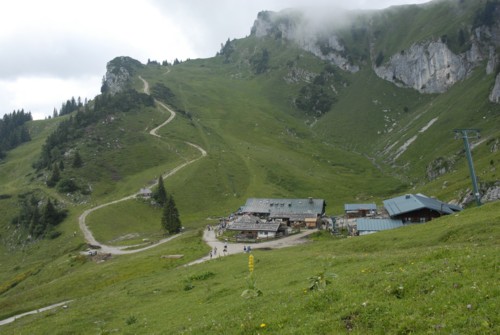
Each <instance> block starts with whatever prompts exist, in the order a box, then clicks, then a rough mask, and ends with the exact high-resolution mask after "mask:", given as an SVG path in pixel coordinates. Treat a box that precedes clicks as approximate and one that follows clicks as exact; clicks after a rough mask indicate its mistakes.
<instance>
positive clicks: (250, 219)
mask: <svg viewBox="0 0 500 335" xmlns="http://www.w3.org/2000/svg"><path fill="white" fill-rule="evenodd" d="M234 223H262V221H261V219H260V218H259V217H258V216H254V215H248V214H245V215H242V216H238V217H237V218H236V220H234Z"/></svg>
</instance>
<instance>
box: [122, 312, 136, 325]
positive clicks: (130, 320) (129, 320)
mask: <svg viewBox="0 0 500 335" xmlns="http://www.w3.org/2000/svg"><path fill="white" fill-rule="evenodd" d="M125 322H126V323H127V325H128V326H130V325H133V324H134V323H136V322H137V318H136V317H135V316H134V315H131V316H129V317H128V318H127V320H126V321H125Z"/></svg>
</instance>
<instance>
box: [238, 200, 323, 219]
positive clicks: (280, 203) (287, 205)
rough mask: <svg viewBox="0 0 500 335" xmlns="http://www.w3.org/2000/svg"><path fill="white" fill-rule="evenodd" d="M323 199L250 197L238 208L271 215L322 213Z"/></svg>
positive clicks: (286, 215) (242, 210) (243, 210)
mask: <svg viewBox="0 0 500 335" xmlns="http://www.w3.org/2000/svg"><path fill="white" fill-rule="evenodd" d="M324 206H325V200H323V199H313V198H309V199H267V198H250V199H247V202H246V203H245V205H244V206H242V207H241V208H240V212H241V213H260V214H269V215H270V216H272V217H288V216H289V215H292V214H312V215H321V214H323V208H324Z"/></svg>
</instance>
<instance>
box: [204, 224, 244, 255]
mask: <svg viewBox="0 0 500 335" xmlns="http://www.w3.org/2000/svg"><path fill="white" fill-rule="evenodd" d="M206 229H207V230H208V231H211V230H212V231H214V233H215V236H217V233H218V232H219V231H221V230H222V229H223V227H220V226H217V227H215V228H214V227H212V226H210V225H207V228H206ZM243 252H244V253H249V252H252V247H251V246H246V245H244V246H243ZM228 254H229V252H228V248H227V239H226V240H225V241H224V247H223V249H222V256H227V255H228ZM208 256H209V257H210V259H212V258H214V257H217V256H219V257H220V256H221V254H217V247H216V246H214V248H213V249H212V250H210V252H209V253H208Z"/></svg>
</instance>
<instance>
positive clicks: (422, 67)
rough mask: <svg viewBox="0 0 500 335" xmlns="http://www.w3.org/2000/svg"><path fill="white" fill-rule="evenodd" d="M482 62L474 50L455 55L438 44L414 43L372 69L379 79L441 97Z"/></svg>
mask: <svg viewBox="0 0 500 335" xmlns="http://www.w3.org/2000/svg"><path fill="white" fill-rule="evenodd" d="M482 59H483V57H482V54H481V53H480V52H479V50H478V49H477V48H472V49H471V51H470V52H467V53H465V54H462V55H455V54H454V53H453V52H451V50H450V49H448V47H447V46H446V44H445V43H442V42H441V41H431V42H427V43H416V44H414V45H412V46H411V47H410V48H409V49H407V50H404V51H402V52H400V53H398V54H396V55H393V56H392V57H391V58H390V59H389V61H388V62H387V63H386V64H383V65H381V66H379V67H375V68H374V71H375V73H376V74H377V75H378V76H379V77H380V78H382V79H385V80H388V81H391V82H393V83H394V84H396V85H398V86H402V87H411V88H414V89H416V90H418V91H420V92H422V93H442V92H445V91H446V90H447V89H448V88H449V87H450V86H452V85H453V84H455V83H456V82H458V81H460V80H463V79H465V77H466V76H467V74H469V72H470V71H471V70H472V69H473V68H474V67H475V66H476V65H477V64H478V62H480V61H481V60H482Z"/></svg>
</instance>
